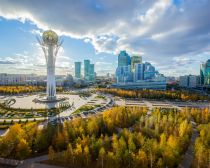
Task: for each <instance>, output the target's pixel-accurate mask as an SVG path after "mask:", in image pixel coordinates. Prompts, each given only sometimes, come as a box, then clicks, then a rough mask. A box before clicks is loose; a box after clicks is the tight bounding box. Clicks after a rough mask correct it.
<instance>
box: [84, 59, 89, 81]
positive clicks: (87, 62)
mask: <svg viewBox="0 0 210 168" xmlns="http://www.w3.org/2000/svg"><path fill="white" fill-rule="evenodd" d="M89 68H90V60H84V78H85V80H89Z"/></svg>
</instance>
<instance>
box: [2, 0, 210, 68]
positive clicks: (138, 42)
mask: <svg viewBox="0 0 210 168" xmlns="http://www.w3.org/2000/svg"><path fill="white" fill-rule="evenodd" d="M209 8H210V1H208V0H202V1H200V0H194V1H193V3H192V1H191V0H184V1H182V2H181V3H180V4H179V5H178V6H176V4H174V3H173V0H147V1H146V0H129V1H128V0H106V1H100V0H99V1H91V0H87V1H83V0H77V1H74V0H61V1H56V0H51V1H42V0H36V1H30V2H29V1H28V0H21V1H13V0H1V6H0V16H3V17H4V18H7V19H18V20H20V21H22V22H25V21H26V20H27V21H30V22H32V23H33V24H36V25H37V27H38V28H40V29H42V30H45V29H48V28H51V29H54V30H55V31H56V32H58V34H60V35H68V36H71V37H73V38H80V39H83V40H84V42H86V43H92V44H93V46H94V47H95V50H96V52H97V53H100V52H107V53H114V54H116V53H117V52H119V50H121V49H126V50H127V51H129V52H131V53H142V54H143V55H145V57H146V58H145V59H146V60H152V61H153V62H158V64H157V66H159V67H161V64H170V62H171V61H172V60H173V61H176V58H177V57H182V56H183V55H185V56H186V55H188V56H189V57H190V58H192V59H193V58H195V57H196V56H197V55H198V54H202V53H206V52H209V51H210V44H209V41H210V36H209V33H210V22H209V20H208V19H209V17H210V10H209ZM31 33H34V34H40V33H41V32H40V30H32V31H31ZM37 58H39V59H40V60H41V61H40V62H42V63H44V61H43V57H42V58H41V57H39V56H38V57H37ZM160 58H161V59H160ZM39 59H38V60H39ZM182 61H183V60H182ZM64 65H65V66H68V65H67V64H66V63H64ZM177 66H181V64H177ZM174 68H176V69H177V68H178V67H174ZM169 69H171V68H170V67H169Z"/></svg>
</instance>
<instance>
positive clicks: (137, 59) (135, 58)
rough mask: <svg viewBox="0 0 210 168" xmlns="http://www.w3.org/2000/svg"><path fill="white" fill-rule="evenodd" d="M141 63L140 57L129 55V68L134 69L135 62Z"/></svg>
mask: <svg viewBox="0 0 210 168" xmlns="http://www.w3.org/2000/svg"><path fill="white" fill-rule="evenodd" d="M141 63H142V57H141V56H137V55H134V56H132V57H131V69H132V71H134V69H135V64H141Z"/></svg>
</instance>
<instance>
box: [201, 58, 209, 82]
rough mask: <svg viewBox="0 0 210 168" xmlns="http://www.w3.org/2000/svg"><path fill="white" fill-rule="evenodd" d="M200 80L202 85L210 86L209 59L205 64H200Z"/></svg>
mask: <svg viewBox="0 0 210 168" xmlns="http://www.w3.org/2000/svg"><path fill="white" fill-rule="evenodd" d="M200 78H201V79H200V81H201V84H202V85H210V59H209V60H208V61H206V63H204V64H201V68H200Z"/></svg>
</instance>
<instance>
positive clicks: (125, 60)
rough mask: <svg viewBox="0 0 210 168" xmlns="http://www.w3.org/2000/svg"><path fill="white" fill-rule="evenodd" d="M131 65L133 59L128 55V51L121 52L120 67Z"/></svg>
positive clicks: (119, 56)
mask: <svg viewBox="0 0 210 168" xmlns="http://www.w3.org/2000/svg"><path fill="white" fill-rule="evenodd" d="M130 64H131V57H130V56H129V55H128V54H127V53H126V51H121V52H120V54H119V55H118V67H122V66H128V65H130Z"/></svg>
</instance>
